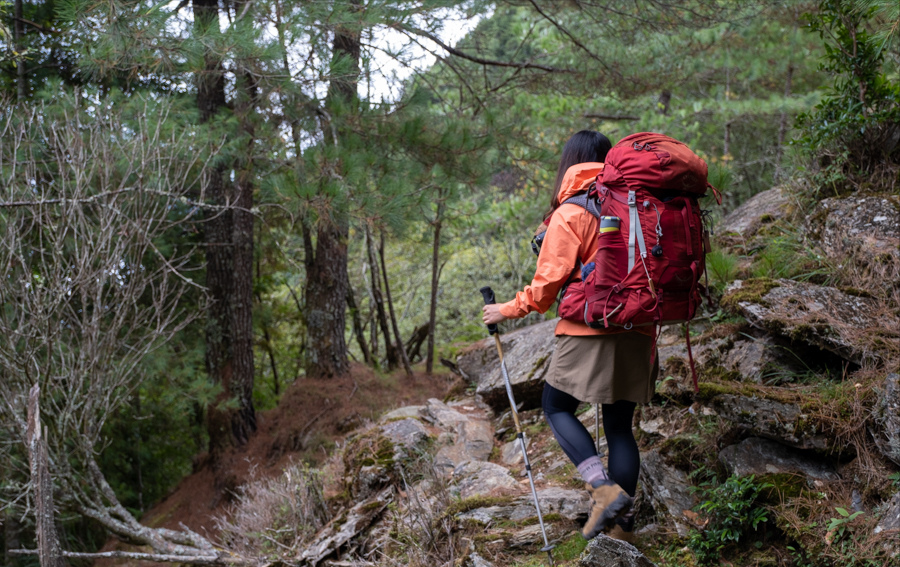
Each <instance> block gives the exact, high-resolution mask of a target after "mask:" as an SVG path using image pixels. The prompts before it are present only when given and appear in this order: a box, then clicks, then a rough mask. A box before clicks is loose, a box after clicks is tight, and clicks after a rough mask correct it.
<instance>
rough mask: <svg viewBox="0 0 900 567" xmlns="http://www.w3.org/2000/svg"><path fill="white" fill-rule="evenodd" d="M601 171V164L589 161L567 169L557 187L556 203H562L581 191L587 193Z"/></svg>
mask: <svg viewBox="0 0 900 567" xmlns="http://www.w3.org/2000/svg"><path fill="white" fill-rule="evenodd" d="M601 171H603V164H602V163H598V162H590V161H589V162H586V163H579V164H576V165H573V166H572V167H570V168H569V169H567V170H566V174H565V176H563V181H562V185H560V186H559V196H558V197H557V199H558V201H559V202H560V203H563V202H565V201H566V200H567V199H571V198H572V197H574V196H575V195H577V194H579V193H581V192H582V191H587V189H588V187H590V186H591V183H593V182H594V181H595V180H596V179H597V175H599V174H600V172H601Z"/></svg>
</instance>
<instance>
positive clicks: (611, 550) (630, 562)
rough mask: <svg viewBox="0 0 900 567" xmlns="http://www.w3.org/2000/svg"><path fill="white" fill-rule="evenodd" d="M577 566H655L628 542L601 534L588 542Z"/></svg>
mask: <svg viewBox="0 0 900 567" xmlns="http://www.w3.org/2000/svg"><path fill="white" fill-rule="evenodd" d="M578 565H579V567H656V564H655V563H653V562H652V561H650V560H649V559H647V557H646V556H645V555H644V554H643V553H641V552H640V551H638V550H637V548H636V547H634V546H633V545H631V544H630V543H625V542H624V541H619V540H617V539H613V538H611V537H607V536H605V535H603V534H600V535H598V536H597V537H595V538H594V539H592V540H591V541H590V543H588V545H587V547H586V548H585V549H584V551H583V552H582V554H581V558H580V559H579V560H578Z"/></svg>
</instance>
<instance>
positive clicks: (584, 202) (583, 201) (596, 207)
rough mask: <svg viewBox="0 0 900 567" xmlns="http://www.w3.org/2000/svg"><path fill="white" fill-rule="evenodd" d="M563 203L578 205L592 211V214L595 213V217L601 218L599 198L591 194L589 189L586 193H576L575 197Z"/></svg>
mask: <svg viewBox="0 0 900 567" xmlns="http://www.w3.org/2000/svg"><path fill="white" fill-rule="evenodd" d="M561 204H562V205H565V204H569V205H578V206H579V207H581V208H582V209H584V210H586V211H587V212H589V213H591V215H593V217H594V218H597V219H599V218H600V204H599V203H598V202H597V199H595V198H594V197H592V196H590V192H589V191H585V192H584V193H579V194H577V195H575V196H574V197H571V198H569V199H566V200H565V201H563V202H562V203H561Z"/></svg>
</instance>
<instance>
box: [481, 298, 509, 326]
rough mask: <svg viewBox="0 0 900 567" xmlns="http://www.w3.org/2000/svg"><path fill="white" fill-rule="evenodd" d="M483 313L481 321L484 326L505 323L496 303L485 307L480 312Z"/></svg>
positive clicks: (504, 318)
mask: <svg viewBox="0 0 900 567" xmlns="http://www.w3.org/2000/svg"><path fill="white" fill-rule="evenodd" d="M481 311H482V313H484V316H483V317H482V320H483V321H484V324H485V325H493V324H494V323H500V322H501V321H506V317H504V316H503V315H502V314H501V313H500V306H499V305H497V304H496V303H491V304H490V305H485V306H484V308H483V309H482V310H481Z"/></svg>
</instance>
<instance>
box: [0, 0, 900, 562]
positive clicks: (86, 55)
mask: <svg viewBox="0 0 900 567" xmlns="http://www.w3.org/2000/svg"><path fill="white" fill-rule="evenodd" d="M0 15H2V20H0V21H2V27H0V93H2V100H0V231H2V234H3V237H2V245H0V271H2V278H0V302H2V305H0V334H2V335H3V340H2V344H0V404H2V410H0V416H2V417H0V462H2V463H3V464H2V466H0V510H2V515H3V518H4V521H3V525H4V527H5V532H4V533H5V536H6V540H5V544H4V549H11V548H12V547H15V546H18V545H22V546H24V547H32V544H30V543H29V542H33V540H34V537H35V536H34V525H33V519H32V518H31V516H30V515H29V513H28V511H29V510H31V509H32V507H33V506H34V502H32V500H31V496H30V495H29V494H30V493H29V491H28V490H27V488H28V487H29V482H30V481H29V479H30V478H31V477H30V468H29V460H28V454H27V451H26V446H25V444H24V443H23V439H24V438H25V435H26V430H27V424H26V423H25V416H26V410H25V406H26V400H27V392H28V391H29V389H30V388H31V387H32V386H33V385H35V384H39V385H40V388H41V413H42V418H43V420H44V425H45V426H46V439H47V442H48V444H49V455H50V469H51V471H52V476H53V479H54V482H55V483H56V484H55V485H56V495H57V499H58V502H57V505H58V506H59V507H60V510H62V511H63V512H62V514H63V515H62V517H61V519H60V521H61V524H62V525H64V526H66V529H65V530H64V538H66V541H65V547H66V548H68V549H73V550H78V549H80V550H94V549H97V548H98V547H99V546H100V545H101V544H102V542H103V541H104V539H105V537H106V534H107V533H108V532H112V533H116V534H119V535H120V536H122V537H127V538H130V539H132V540H137V541H144V542H145V543H148V544H150V545H152V546H153V547H154V549H156V550H158V551H159V550H166V549H170V550H172V549H175V547H176V546H178V545H194V544H197V542H192V541H187V542H185V541H184V540H183V539H181V540H180V539H179V537H180V536H175V535H172V534H147V533H145V532H143V531H142V530H141V528H140V527H139V524H138V522H137V520H139V519H140V517H141V514H142V513H143V512H144V511H146V510H147V509H148V508H149V507H151V506H152V505H153V503H155V502H157V501H159V500H160V499H161V498H162V497H163V496H164V495H166V494H167V492H168V491H169V490H171V489H172V487H173V486H175V485H176V484H177V483H178V481H179V480H180V479H181V478H183V477H184V476H185V475H187V474H188V473H190V472H191V470H192V466H194V464H195V457H196V456H197V455H199V454H202V453H205V454H206V455H207V456H208V458H209V459H210V460H211V462H212V463H213V466H215V463H216V459H217V458H218V455H221V454H223V452H225V451H227V450H228V449H229V448H230V447H234V446H240V445H242V444H244V443H246V442H247V440H248V439H249V438H250V437H251V436H252V435H253V432H254V430H255V429H256V417H255V416H256V412H259V411H261V410H266V409H270V408H273V407H274V406H275V405H276V404H277V403H278V401H279V398H280V396H281V394H282V393H283V392H284V390H285V388H286V387H287V386H288V385H289V384H291V383H293V382H295V381H297V380H304V379H307V378H308V377H328V376H339V375H343V374H346V373H347V372H349V371H350V368H351V364H353V363H358V364H364V365H367V366H369V367H372V368H375V369H377V370H378V371H379V372H386V373H387V372H392V371H396V370H402V371H403V372H405V373H409V374H411V373H414V372H416V373H423V372H424V373H433V372H438V371H439V368H441V362H440V361H441V360H442V359H452V358H453V355H454V354H455V352H456V351H457V349H459V348H460V346H461V345H464V344H466V343H467V342H470V341H473V340H476V339H479V338H482V337H483V336H484V330H483V326H482V325H481V322H480V304H481V296H480V294H478V293H477V290H478V288H479V287H481V286H482V285H486V284H491V285H492V286H493V287H494V289H495V291H496V292H497V295H498V298H499V299H501V300H505V299H508V298H509V297H511V295H512V294H513V293H514V292H515V291H516V290H517V289H521V287H522V286H524V285H525V284H526V283H528V282H529V281H530V278H531V275H532V270H533V266H534V264H533V262H534V259H533V256H532V252H531V250H530V246H529V241H530V238H531V235H532V233H533V229H534V228H535V227H536V226H537V225H538V224H539V223H540V221H541V220H542V218H543V215H544V214H545V213H546V211H547V209H548V207H549V199H550V195H549V191H548V189H549V187H550V186H551V185H552V181H553V178H554V176H555V170H556V160H557V159H558V156H559V154H560V151H561V148H562V145H563V144H564V143H565V141H566V139H567V138H568V137H569V136H570V135H571V134H572V133H574V132H576V131H578V130H581V129H585V128H590V129H596V130H599V131H601V132H603V133H605V134H606V135H607V136H609V137H610V139H612V140H613V142H615V141H616V140H617V139H619V138H622V137H624V136H626V135H628V134H630V133H632V132H637V131H659V132H664V133H666V134H668V135H670V136H673V137H675V138H678V139H680V140H683V141H684V142H686V143H688V144H689V145H690V146H691V147H692V148H693V149H695V151H697V153H698V154H700V155H701V156H702V157H704V158H705V159H706V160H707V162H708V163H709V166H710V181H711V182H712V184H713V185H715V186H716V187H718V188H719V189H720V190H722V192H723V193H724V195H725V200H724V202H723V204H722V206H721V207H718V206H714V204H713V203H711V202H710V203H708V204H705V205H704V206H707V205H708V207H707V208H709V209H711V210H712V214H713V218H717V217H721V216H722V215H723V214H725V213H727V212H728V211H730V210H731V209H733V208H734V207H736V206H737V205H738V204H740V203H742V202H744V201H745V200H746V199H747V198H749V197H750V196H752V195H754V194H756V193H758V192H760V191H762V190H765V189H769V188H771V187H773V186H774V185H777V184H779V183H787V182H789V181H791V182H800V183H802V184H803V185H804V187H805V190H806V191H807V192H808V195H809V198H811V199H814V198H817V197H818V196H822V195H831V194H838V193H841V192H846V191H849V190H854V189H858V188H859V187H860V185H861V184H865V183H866V182H867V181H866V180H872V179H877V178H878V177H879V176H884V175H888V176H890V175H894V176H896V169H891V168H890V167H887V166H889V165H891V164H896V162H897V149H896V148H897V142H898V140H897V137H898V132H897V129H896V124H897V123H898V122H900V106H898V105H900V87H898V84H900V78H898V65H900V51H898V40H897V37H898V30H897V22H898V19H900V15H898V6H897V4H896V2H892V1H879V0H868V1H859V2H850V1H849V0H821V1H819V2H810V1H802V0H797V1H794V0H784V1H777V2H771V1H765V2H763V1H748V2H711V1H695V0H688V1H669V0H661V1H657V2H648V3H637V2H603V1H597V2H588V1H573V2H539V1H517V0H510V1H502V2H482V1H481V0H471V1H465V2H457V1H449V0H423V1H421V2H409V3H396V2H387V1H384V0H365V1H364V0H346V1H331V2H286V1H284V0H259V1H252V0H235V1H233V2H229V1H223V2H218V1H212V0H190V1H188V0H183V1H180V2H178V1H173V2H155V1H152V2H145V1H127V0H124V1H123V0H102V1H98V2H93V1H92V2H85V1H82V0H47V1H41V0H28V1H26V0H12V1H5V2H0ZM797 180H802V181H797ZM708 200H709V201H712V199H711V198H709V199H708ZM713 226H714V225H713ZM713 260H714V261H719V262H725V263H727V262H728V259H719V260H716V259H715V258H714V259H713ZM768 269H770V270H778V269H780V267H779V264H778V263H777V262H772V263H771V264H770V266H769V268H768ZM770 275H776V274H770ZM713 276H715V274H713ZM715 283H716V281H715V277H714V278H713V284H714V285H715ZM551 316H552V313H549V314H547V315H545V316H543V317H551ZM540 318H541V317H539V316H537V315H533V316H530V317H529V318H526V319H524V320H520V321H516V322H514V323H510V324H509V325H510V326H513V325H527V324H529V323H533V322H534V321H535V319H540ZM510 328H511V327H510ZM441 371H443V370H441ZM142 538H143V539H142ZM197 545H199V544H197ZM9 560H10V561H12V559H9ZM16 561H19V562H20V563H21V564H22V565H26V564H31V563H28V562H29V561H32V560H31V559H26V558H19V559H16Z"/></svg>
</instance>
